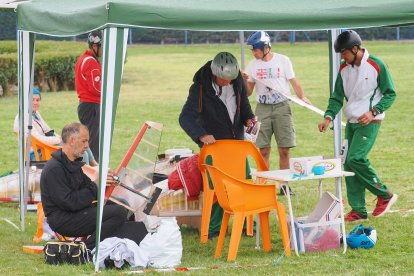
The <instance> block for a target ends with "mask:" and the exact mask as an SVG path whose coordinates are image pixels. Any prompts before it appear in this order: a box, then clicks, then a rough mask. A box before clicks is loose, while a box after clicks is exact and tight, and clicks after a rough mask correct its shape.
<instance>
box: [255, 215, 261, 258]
mask: <svg viewBox="0 0 414 276" xmlns="http://www.w3.org/2000/svg"><path fill="white" fill-rule="evenodd" d="M256 249H257V250H260V219H259V215H256Z"/></svg>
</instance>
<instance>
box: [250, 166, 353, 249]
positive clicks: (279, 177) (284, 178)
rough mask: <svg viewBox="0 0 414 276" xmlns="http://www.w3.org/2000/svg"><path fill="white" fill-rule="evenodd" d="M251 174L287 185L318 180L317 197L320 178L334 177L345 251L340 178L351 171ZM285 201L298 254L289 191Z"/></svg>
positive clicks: (348, 174) (265, 172)
mask: <svg viewBox="0 0 414 276" xmlns="http://www.w3.org/2000/svg"><path fill="white" fill-rule="evenodd" d="M251 175H252V176H254V177H256V178H257V180H258V181H259V182H260V179H267V180H274V181H278V182H285V184H286V185H287V186H288V187H289V183H291V182H300V181H305V180H319V198H320V197H322V179H324V178H335V186H336V196H337V197H338V199H339V206H340V212H341V218H340V220H341V228H342V237H343V240H344V243H343V244H344V251H343V253H345V252H346V248H347V245H346V242H345V237H346V233H345V221H344V205H343V203H342V185H341V178H342V177H344V176H353V175H355V174H354V173H353V172H347V171H340V172H336V173H335V172H327V173H325V174H322V175H309V176H303V177H296V178H293V173H292V172H291V171H290V170H276V171H260V172H259V171H252V172H251ZM286 197H287V201H288V209H289V218H290V225H291V230H292V232H293V234H292V235H291V236H292V238H293V245H294V250H295V253H296V255H297V256H299V252H298V244H297V240H296V230H295V222H294V219H293V210H292V202H291V199H290V193H289V192H287V193H286Z"/></svg>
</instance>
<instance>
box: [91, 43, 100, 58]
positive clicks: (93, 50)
mask: <svg viewBox="0 0 414 276" xmlns="http://www.w3.org/2000/svg"><path fill="white" fill-rule="evenodd" d="M96 47H98V50H97V51H95V49H94V48H93V47H92V52H93V55H94V56H95V57H96V58H99V49H100V48H101V46H99V45H98V44H96Z"/></svg>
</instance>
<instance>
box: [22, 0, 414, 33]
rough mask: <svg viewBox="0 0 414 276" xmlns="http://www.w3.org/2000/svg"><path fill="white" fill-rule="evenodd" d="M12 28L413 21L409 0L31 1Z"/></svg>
mask: <svg viewBox="0 0 414 276" xmlns="http://www.w3.org/2000/svg"><path fill="white" fill-rule="evenodd" d="M17 17H18V28H19V29H20V30H23V31H30V32H35V33H43V34H48V35H55V36H69V35H77V34H81V33H86V32H89V31H91V30H94V29H101V28H104V27H107V26H117V27H144V28H165V29H176V30H210V31H225V30H227V31H238V30H246V31H249V30H326V29H339V28H362V27H373V26H390V25H411V24H414V1H413V0H365V1H361V0H347V1H337V0H312V1H303V0H289V1H286V0H284V1H280V0H275V1H273V0H255V1H252V0H249V1H247V0H156V1H154V0H112V1H108V0H92V1H85V0H71V1H55V0H32V1H31V2H27V3H22V4H19V5H18V7H17Z"/></svg>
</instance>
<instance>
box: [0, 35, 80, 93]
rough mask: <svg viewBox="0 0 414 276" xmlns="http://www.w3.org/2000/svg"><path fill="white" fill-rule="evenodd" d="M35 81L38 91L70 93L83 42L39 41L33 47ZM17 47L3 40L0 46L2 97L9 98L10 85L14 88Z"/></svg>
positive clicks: (13, 43) (12, 42)
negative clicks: (67, 91)
mask: <svg viewBox="0 0 414 276" xmlns="http://www.w3.org/2000/svg"><path fill="white" fill-rule="evenodd" d="M35 47H36V48H35V72H34V82H35V86H37V87H38V88H39V89H40V90H41V91H43V92H44V91H62V90H73V89H74V88H75V84H74V66H75V63H76V60H77V58H78V56H79V55H80V54H81V53H82V52H83V50H85V48H86V45H85V43H79V42H62V41H38V42H36V46H35ZM17 70H18V68H17V44H16V42H14V41H6V42H5V43H2V44H1V45H0V85H1V86H2V88H3V95H10V94H11V91H10V86H12V85H17Z"/></svg>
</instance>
